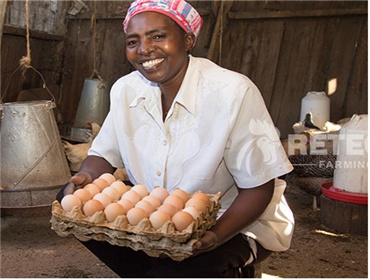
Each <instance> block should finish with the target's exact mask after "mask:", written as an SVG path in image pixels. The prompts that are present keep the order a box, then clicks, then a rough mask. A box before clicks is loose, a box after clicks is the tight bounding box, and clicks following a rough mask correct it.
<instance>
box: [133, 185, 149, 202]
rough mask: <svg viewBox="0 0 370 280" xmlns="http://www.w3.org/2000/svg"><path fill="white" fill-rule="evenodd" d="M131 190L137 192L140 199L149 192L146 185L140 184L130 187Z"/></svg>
mask: <svg viewBox="0 0 370 280" xmlns="http://www.w3.org/2000/svg"><path fill="white" fill-rule="evenodd" d="M131 190H132V191H135V192H137V194H138V195H139V196H140V199H142V198H143V197H144V196H147V195H148V194H149V193H148V190H147V189H146V187H144V186H143V185H140V184H136V185H135V186H133V187H132V188H131Z"/></svg>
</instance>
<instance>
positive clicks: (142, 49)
mask: <svg viewBox="0 0 370 280" xmlns="http://www.w3.org/2000/svg"><path fill="white" fill-rule="evenodd" d="M154 49H155V48H154V46H153V44H152V43H151V42H148V41H145V42H142V43H140V46H139V49H138V53H139V54H140V55H148V54H150V53H151V52H152V51H153V50H154Z"/></svg>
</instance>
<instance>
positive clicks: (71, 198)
mask: <svg viewBox="0 0 370 280" xmlns="http://www.w3.org/2000/svg"><path fill="white" fill-rule="evenodd" d="M60 204H61V206H62V208H63V210H64V211H67V212H69V211H71V210H72V209H73V207H81V205H82V202H81V200H80V199H79V198H78V197H77V196H75V195H73V194H67V195H66V196H65V197H63V199H62V201H61V203H60Z"/></svg>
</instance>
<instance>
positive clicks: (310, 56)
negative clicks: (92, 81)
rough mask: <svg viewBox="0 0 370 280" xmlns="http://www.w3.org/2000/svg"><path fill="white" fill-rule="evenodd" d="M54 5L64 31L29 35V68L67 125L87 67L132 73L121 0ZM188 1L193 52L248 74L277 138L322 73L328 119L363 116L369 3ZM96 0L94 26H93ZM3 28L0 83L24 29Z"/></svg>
mask: <svg viewBox="0 0 370 280" xmlns="http://www.w3.org/2000/svg"><path fill="white" fill-rule="evenodd" d="M41 2H44V1H35V2H34V1H31V2H30V3H31V5H36V4H34V3H41ZM49 2H54V4H55V3H56V0H54V1H49ZM57 2H58V3H59V2H61V3H65V6H64V7H61V9H60V10H61V11H64V12H62V14H61V15H59V17H57V19H56V21H58V22H61V25H63V24H65V27H66V28H65V31H64V34H63V28H61V29H60V30H61V31H57V30H51V31H50V30H49V31H47V34H49V36H50V37H49V38H47V37H44V38H42V36H38V37H37V36H36V35H35V37H34V38H33V39H32V40H33V41H31V47H33V54H34V58H33V61H34V64H35V65H34V66H35V67H37V68H38V69H39V70H40V72H42V73H43V74H45V75H46V76H47V79H48V80H47V82H49V83H50V84H58V85H59V86H60V99H59V104H58V105H59V107H60V110H61V112H62V115H63V117H64V121H65V122H66V123H73V120H74V117H75V114H76V111H77V107H78V102H79V98H80V95H81V91H82V87H83V82H84V79H85V78H89V77H91V76H92V74H93V70H94V65H95V68H96V70H97V71H98V73H99V74H100V76H101V77H102V78H103V79H105V80H109V81H111V82H113V81H115V80H116V79H117V78H119V77H120V76H122V75H125V74H127V73H129V72H130V71H132V67H131V66H130V65H129V63H128V62H127V60H126V57H125V50H124V34H123V31H122V21H123V18H124V16H125V12H126V10H127V7H128V5H129V2H128V1H97V2H94V1H83V3H84V4H85V5H86V6H85V7H83V9H81V10H80V11H78V9H77V7H75V6H73V4H75V3H76V2H72V1H57ZM190 2H191V3H192V4H193V5H194V6H195V7H196V8H197V9H198V11H199V12H200V14H201V15H202V17H203V19H204V25H203V28H202V32H201V35H200V37H199V39H198V42H197V45H196V47H195V48H194V50H193V55H194V56H202V57H208V58H210V59H212V60H213V61H215V62H216V63H218V64H220V65H222V66H224V67H226V68H229V69H232V70H235V71H238V72H241V73H243V74H245V75H247V76H249V77H250V78H251V79H252V80H253V81H254V82H255V83H256V84H257V86H258V87H259V88H260V90H261V92H262V95H263V97H264V99H265V101H266V104H267V106H268V108H269V110H270V113H271V115H272V118H273V120H274V121H275V123H276V125H277V127H278V128H279V130H280V131H281V135H282V137H286V136H287V134H288V133H291V132H292V125H293V124H294V123H295V122H297V121H298V120H299V112H300V102H301V99H302V97H304V95H305V94H306V93H307V92H308V91H325V92H327V93H328V92H329V89H328V82H329V81H330V80H333V81H335V79H336V82H337V84H336V88H335V90H334V91H333V92H332V94H331V95H330V99H331V120H332V121H333V122H336V121H338V120H339V119H341V118H344V117H350V116H352V114H354V113H358V114H361V113H367V2H365V1H224V2H221V1H190ZM94 4H96V19H97V20H96V29H95V30H96V31H94V28H92V25H91V18H92V16H93V14H94V10H95V9H94ZM48 9H50V7H49V8H48ZM8 16H9V13H8ZM61 18H62V19H64V22H63V20H61ZM49 26H55V25H49ZM7 28H8V29H7ZM9 28H10V27H9V24H7V23H6V25H5V29H6V30H8V31H6V32H5V34H4V38H3V44H2V52H1V53H2V62H1V65H2V70H1V73H2V77H1V80H2V84H1V89H2V90H3V89H4V81H5V80H7V79H8V77H9V73H10V71H11V69H13V67H14V66H15V65H16V64H17V62H18V60H19V58H20V56H21V55H23V54H24V53H25V52H24V50H25V39H24V34H14V33H15V32H12V31H11V30H10V31H9ZM35 34H36V33H35ZM43 34H44V33H43ZM94 37H95V39H94ZM61 38H62V39H61ZM4 41H6V42H4ZM94 43H95V46H96V48H95V51H94ZM15 46H17V47H18V49H17V50H16V49H15ZM19 80H22V79H21V78H20V77H19ZM36 80H37V78H36V77H29V78H26V81H27V83H25V82H23V83H22V84H21V85H17V88H15V89H13V90H12V94H10V95H8V94H7V98H6V100H7V101H13V100H14V99H15V98H16V94H17V90H20V89H22V87H27V86H28V87H37V86H39V84H37V82H35V81H36Z"/></svg>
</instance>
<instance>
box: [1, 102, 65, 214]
mask: <svg viewBox="0 0 370 280" xmlns="http://www.w3.org/2000/svg"><path fill="white" fill-rule="evenodd" d="M2 107H3V108H2V110H3V112H2V114H3V115H2V122H1V154H0V163H1V177H0V183H1V191H0V195H1V196H0V199H1V200H0V205H1V208H23V207H25V208H27V207H33V206H47V205H51V204H52V202H53V201H54V200H55V196H56V194H57V193H58V191H59V189H60V188H61V186H63V185H64V184H66V183H67V182H68V181H69V180H70V177H71V174H70V171H69V168H68V163H67V159H66V156H65V154H64V150H63V146H62V142H61V138H60V135H59V131H58V127H57V124H56V120H55V116H54V112H53V108H55V104H54V102H51V101H27V102H14V103H4V104H3V105H2Z"/></svg>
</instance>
